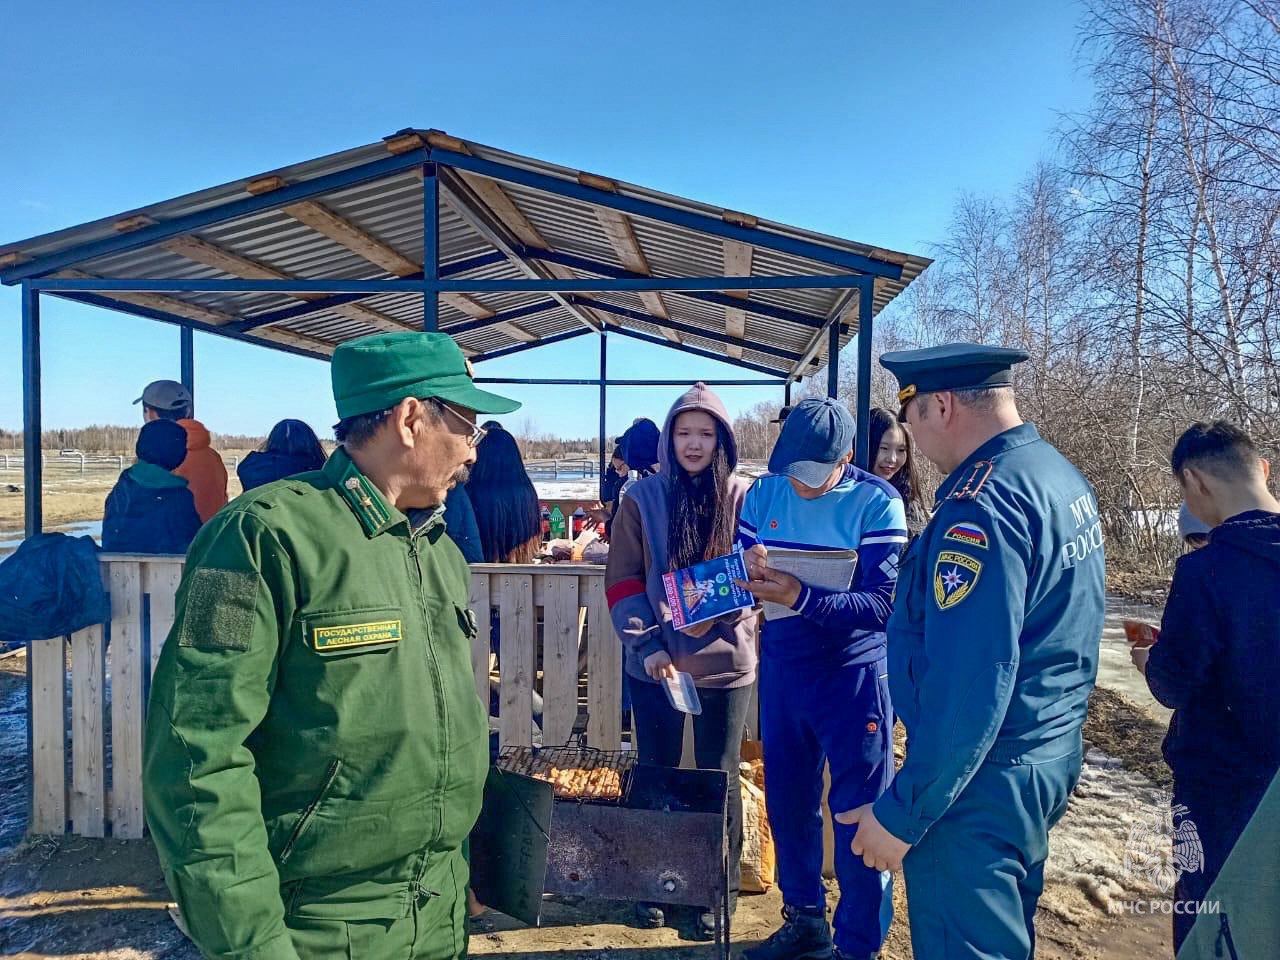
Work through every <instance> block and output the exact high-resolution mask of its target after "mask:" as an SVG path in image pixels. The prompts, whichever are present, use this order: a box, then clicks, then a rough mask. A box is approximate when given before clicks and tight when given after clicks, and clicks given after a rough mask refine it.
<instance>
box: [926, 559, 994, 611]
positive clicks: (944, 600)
mask: <svg viewBox="0 0 1280 960" xmlns="http://www.w3.org/2000/svg"><path fill="white" fill-rule="evenodd" d="M981 573H982V563H981V562H980V561H978V560H975V559H974V558H973V557H971V556H969V555H968V554H964V553H959V552H957V551H955V550H943V551H942V552H941V553H939V554H938V559H937V560H935V561H934V564H933V599H934V602H935V603H937V605H938V609H939V610H947V609H949V608H951V607H954V606H955V605H956V604H958V603H959V602H960V601H961V600H963V599H964V598H965V597H967V596H968V595H969V594H970V593H972V592H973V588H974V586H975V585H976V584H977V582H978V576H979V575H980V574H981Z"/></svg>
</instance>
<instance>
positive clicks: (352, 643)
mask: <svg viewBox="0 0 1280 960" xmlns="http://www.w3.org/2000/svg"><path fill="white" fill-rule="evenodd" d="M399 640H400V621H399V620H378V621H375V622H374V623H344V624H340V625H337V626H332V627H312V628H311V645H312V646H313V647H315V649H317V650H345V649H347V648H348V647H367V646H369V645H370V644H374V643H398V642H399Z"/></svg>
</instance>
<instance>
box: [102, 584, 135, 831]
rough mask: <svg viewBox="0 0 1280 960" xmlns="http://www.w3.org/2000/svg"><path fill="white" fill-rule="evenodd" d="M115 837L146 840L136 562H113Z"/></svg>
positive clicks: (113, 772)
mask: <svg viewBox="0 0 1280 960" xmlns="http://www.w3.org/2000/svg"><path fill="white" fill-rule="evenodd" d="M109 580H110V583H111V654H110V656H111V822H112V835H113V836H116V837H120V838H124V839H137V838H140V837H141V836H142V827H143V822H142V709H143V705H142V670H143V663H142V576H141V571H140V570H139V563H138V562H137V561H130V560H121V561H116V562H113V563H112V564H111V572H110V575H109Z"/></svg>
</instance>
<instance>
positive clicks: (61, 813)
mask: <svg viewBox="0 0 1280 960" xmlns="http://www.w3.org/2000/svg"><path fill="white" fill-rule="evenodd" d="M27 656H28V657H29V658H30V659H29V663H30V665H31V700H30V703H29V704H28V712H29V715H30V717H31V784H32V796H31V825H30V830H31V832H32V833H62V832H63V831H65V830H66V829H67V783H66V763H67V759H66V749H67V747H66V744H67V730H66V694H65V692H64V691H65V685H66V675H67V666H66V641H65V639H64V638H63V637H54V638H53V639H51V640H36V641H34V642H33V643H32V644H31V645H30V646H29V647H28V648H27Z"/></svg>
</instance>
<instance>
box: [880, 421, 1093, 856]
mask: <svg viewBox="0 0 1280 960" xmlns="http://www.w3.org/2000/svg"><path fill="white" fill-rule="evenodd" d="M1102 548H1103V540H1102V526H1101V523H1100V522H1099V519H1098V513H1097V503H1096V501H1095V499H1094V495H1093V490H1092V489H1091V488H1090V486H1089V483H1088V481H1087V480H1085V478H1084V477H1083V476H1082V475H1081V474H1080V472H1079V471H1078V470H1076V468H1075V467H1073V466H1072V465H1071V463H1070V462H1069V461H1067V459H1066V458H1065V457H1063V456H1062V454H1060V453H1059V452H1058V451H1057V450H1055V449H1054V448H1053V447H1052V446H1050V445H1049V444H1048V443H1046V442H1045V441H1044V440H1042V439H1041V438H1040V434H1039V433H1038V432H1037V431H1036V428H1035V427H1034V426H1032V425H1031V424H1023V425H1021V426H1018V427H1014V428H1013V429H1011V430H1006V431H1005V432H1004V433H1001V434H999V435H997V436H995V437H993V438H992V439H991V440H989V441H987V442H986V443H984V444H983V445H982V446H981V447H979V448H978V449H977V450H976V451H974V453H973V454H972V455H971V456H970V457H969V459H968V460H966V461H965V462H964V463H963V464H961V465H960V466H959V467H957V468H956V469H955V470H954V471H952V473H951V474H950V475H949V476H948V477H947V478H946V479H945V480H944V481H943V482H942V485H941V487H939V488H938V506H937V510H936V511H935V513H934V515H933V519H932V520H930V522H929V525H928V526H927V527H926V528H925V530H924V532H923V533H922V534H921V535H920V537H919V538H918V539H917V540H916V541H915V542H914V543H913V544H912V545H911V547H910V548H909V549H908V551H907V554H906V556H905V557H904V559H903V562H902V568H901V570H900V571H899V573H898V584H897V590H896V597H895V603H894V609H893V614H892V616H891V617H890V619H889V626H888V637H889V686H890V690H891V691H892V695H893V706H894V709H895V710H896V711H897V713H898V715H899V716H900V717H901V718H902V722H903V724H904V725H905V726H906V728H907V758H906V762H905V763H904V764H903V766H902V769H901V770H899V771H898V774H897V775H896V776H895V777H894V779H893V782H892V783H891V784H890V786H889V790H888V791H887V792H886V793H885V794H884V796H882V797H881V798H880V799H879V800H878V801H877V802H876V805H875V814H876V818H877V819H878V820H879V821H880V822H881V823H882V824H883V825H884V827H885V828H886V829H887V830H888V831H889V832H890V833H892V834H894V835H895V836H897V837H898V838H899V839H902V840H905V841H906V842H907V843H912V844H914V843H917V842H918V841H919V839H920V838H921V837H922V836H923V835H924V833H925V832H926V831H927V830H928V829H929V827H930V826H931V825H932V824H933V823H934V821H936V820H937V819H938V818H939V817H941V816H942V815H943V814H944V813H945V812H946V811H947V809H948V807H950V806H951V804H952V803H953V802H955V799H956V797H957V796H959V795H960V793H961V791H962V790H963V789H964V788H965V785H966V784H968V782H969V780H970V779H971V778H972V777H973V775H974V774H975V773H976V772H977V769H978V767H979V766H980V765H981V764H982V763H983V762H984V761H987V760H994V761H997V762H1002V763H1016V762H1039V761H1045V760H1051V759H1056V758H1058V757H1062V756H1067V755H1069V754H1071V753H1072V751H1076V752H1078V751H1079V749H1080V746H1079V744H1080V728H1081V726H1082V725H1083V723H1084V716H1085V711H1086V709H1087V707H1088V702H1089V693H1090V691H1091V690H1092V689H1093V683H1094V679H1095V677H1096V675H1097V669H1098V642H1099V640H1100V639H1101V636H1102V622H1103V614H1104V606H1105V587H1104V565H1103V549H1102Z"/></svg>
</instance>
